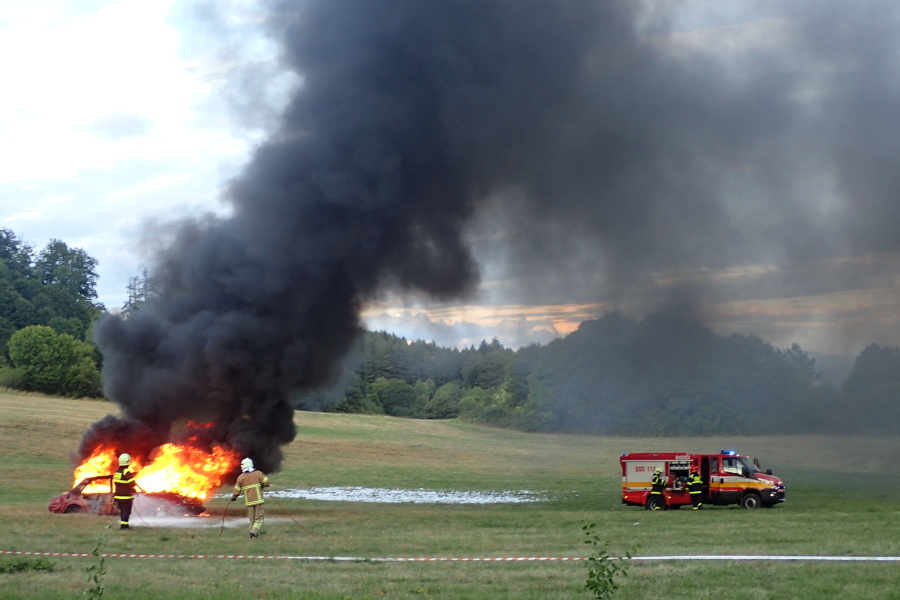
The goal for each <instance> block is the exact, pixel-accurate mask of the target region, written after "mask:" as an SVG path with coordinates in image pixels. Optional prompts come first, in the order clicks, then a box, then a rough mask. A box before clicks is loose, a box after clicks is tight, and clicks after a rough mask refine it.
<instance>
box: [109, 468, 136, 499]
mask: <svg viewBox="0 0 900 600" xmlns="http://www.w3.org/2000/svg"><path fill="white" fill-rule="evenodd" d="M134 475H135V473H134V471H132V470H131V467H130V466H121V467H119V468H118V469H116V472H115V474H114V475H113V484H114V485H115V490H114V491H113V498H114V499H116V500H133V499H134Z"/></svg>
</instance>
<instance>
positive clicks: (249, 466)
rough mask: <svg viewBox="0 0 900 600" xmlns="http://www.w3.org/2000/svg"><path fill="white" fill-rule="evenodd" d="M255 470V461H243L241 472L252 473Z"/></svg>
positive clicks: (246, 459)
mask: <svg viewBox="0 0 900 600" xmlns="http://www.w3.org/2000/svg"><path fill="white" fill-rule="evenodd" d="M252 470H253V461H252V460H250V459H249V458H245V459H244V460H242V461H241V471H252Z"/></svg>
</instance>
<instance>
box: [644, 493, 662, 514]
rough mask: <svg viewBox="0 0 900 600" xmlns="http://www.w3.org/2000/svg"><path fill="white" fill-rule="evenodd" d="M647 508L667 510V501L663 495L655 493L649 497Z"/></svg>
mask: <svg viewBox="0 0 900 600" xmlns="http://www.w3.org/2000/svg"><path fill="white" fill-rule="evenodd" d="M646 508H647V510H666V503H665V501H664V500H663V499H662V497H661V496H658V495H653V496H650V497H649V498H647V507H646Z"/></svg>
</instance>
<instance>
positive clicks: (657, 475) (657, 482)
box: [650, 469, 666, 510]
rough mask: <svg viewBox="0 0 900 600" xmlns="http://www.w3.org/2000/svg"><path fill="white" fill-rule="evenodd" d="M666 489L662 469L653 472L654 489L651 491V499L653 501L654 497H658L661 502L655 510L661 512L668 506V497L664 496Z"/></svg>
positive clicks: (655, 506) (656, 505)
mask: <svg viewBox="0 0 900 600" xmlns="http://www.w3.org/2000/svg"><path fill="white" fill-rule="evenodd" d="M665 489H666V478H665V477H663V471H662V469H656V471H654V472H653V487H652V488H651V489H650V498H651V499H652V498H653V496H655V495H658V496H659V499H660V502H659V503H657V504H655V505H654V507H653V509H654V510H659V509H660V508H662V507H663V506H665V505H666V497H665V495H664V494H663V492H664V491H665Z"/></svg>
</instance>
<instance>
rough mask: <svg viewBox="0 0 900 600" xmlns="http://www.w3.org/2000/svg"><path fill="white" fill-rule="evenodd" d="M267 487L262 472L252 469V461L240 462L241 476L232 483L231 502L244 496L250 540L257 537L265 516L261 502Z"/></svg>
mask: <svg viewBox="0 0 900 600" xmlns="http://www.w3.org/2000/svg"><path fill="white" fill-rule="evenodd" d="M267 487H269V478H268V477H266V474H265V473H263V472H262V471H257V470H256V469H254V468H253V461H252V460H250V459H249V458H245V459H244V460H242V461H241V474H240V475H238V478H237V481H235V482H234V492H233V493H232V494H231V501H232V502H234V501H235V500H237V499H238V496H240V495H241V494H243V495H244V504H245V505H246V506H247V518H248V519H250V539H253V538H255V537H259V531H260V529H262V526H263V521H264V520H265V516H266V505H265V500H263V488H267Z"/></svg>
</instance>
